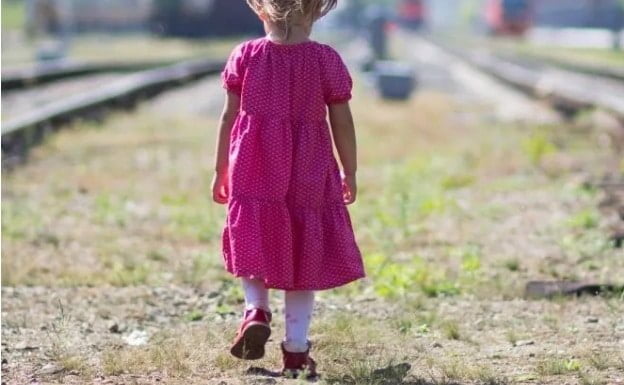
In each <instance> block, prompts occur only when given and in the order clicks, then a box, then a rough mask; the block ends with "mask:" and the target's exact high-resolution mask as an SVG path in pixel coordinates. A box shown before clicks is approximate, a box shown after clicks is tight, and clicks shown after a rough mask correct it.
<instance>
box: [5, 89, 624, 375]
mask: <svg viewBox="0 0 624 385" xmlns="http://www.w3.org/2000/svg"><path fill="white" fill-rule="evenodd" d="M218 88H219V87H218V85H216V84H214V83H211V85H210V86H209V87H208V88H206V89H201V93H199V94H194V95H193V97H192V100H195V101H196V100H204V98H208V97H209V95H210V94H211V93H216V92H221V91H220V90H218ZM219 98H220V97H219ZM172 100H173V99H167V97H164V99H162V100H160V101H156V102H154V103H153V104H148V105H146V106H143V107H141V108H139V110H138V111H136V112H135V113H134V114H126V113H119V114H114V115H112V116H111V117H110V118H109V119H107V120H106V122H105V123H102V124H96V123H80V124H77V125H76V126H75V127H74V128H73V129H71V130H66V131H63V132H60V133H59V134H58V135H55V136H54V137H53V138H51V139H50V140H49V141H48V142H47V143H46V144H45V145H44V146H42V147H40V148H38V149H36V151H35V152H34V153H33V154H32V157H31V159H30V161H29V162H28V164H26V165H24V166H23V167H21V168H20V169H19V170H16V171H15V172H11V173H4V174H3V176H2V178H3V196H2V240H3V242H2V255H3V258H2V285H3V329H2V333H3V341H4V340H7V341H8V343H9V344H10V345H14V344H17V343H18V342H20V341H21V339H28V338H30V337H29V336H30V334H28V333H33V334H32V336H34V337H35V338H36V337H37V336H39V335H40V334H41V333H42V331H41V330H40V328H41V325H42V324H44V325H46V324H50V322H52V321H53V320H54V319H57V318H58V320H57V322H60V321H59V320H63V319H64V320H67V321H64V322H65V324H64V325H66V326H64V327H63V328H59V329H57V330H59V332H58V333H57V334H54V333H52V337H50V339H49V340H47V342H46V343H45V344H42V346H41V348H40V350H39V351H38V353H37V354H32V355H27V354H22V353H20V352H19V351H16V352H13V353H11V355H10V356H9V362H10V365H11V364H13V363H15V364H14V365H15V366H12V367H11V368H12V370H13V371H10V372H9V375H8V378H9V383H12V382H11V381H14V382H15V383H19V381H20V379H23V378H29V376H30V374H31V373H32V372H34V371H36V370H37V368H39V367H40V366H41V365H42V363H43V362H46V361H47V360H49V359H52V360H53V361H56V362H60V363H61V366H62V367H63V368H64V369H63V371H62V372H61V373H60V374H56V375H54V376H50V378H47V377H46V379H49V380H55V381H64V382H65V383H84V382H90V381H93V380H94V379H95V378H97V377H98V376H104V377H105V378H107V379H110V380H111V381H118V382H124V381H125V382H128V381H133V380H132V379H134V378H137V377H136V376H138V378H140V379H141V381H145V383H150V382H154V381H156V380H159V381H161V382H163V383H172V384H174V383H184V384H194V383H197V384H199V383H212V382H211V381H216V382H215V383H219V382H220V381H224V382H226V383H228V384H230V383H232V384H237V383H267V381H269V380H268V379H267V378H266V376H258V375H253V374H248V375H247V374H245V373H246V370H247V368H248V366H249V364H248V363H243V362H239V361H236V360H234V359H232V358H231V357H230V356H229V355H227V349H226V348H227V345H228V343H229V341H230V339H231V337H232V335H233V333H234V331H235V328H236V323H237V318H238V311H239V309H240V296H241V292H240V287H239V286H238V284H237V283H236V282H235V281H234V280H232V279H231V278H230V277H228V276H227V275H226V274H225V273H224V272H223V268H222V266H221V260H220V257H219V234H220V230H221V226H222V221H223V208H222V207H217V206H216V205H213V204H212V203H211V202H210V200H209V196H210V194H209V193H208V192H209V182H210V178H211V164H212V147H213V142H214V139H215V138H214V134H215V132H214V131H215V127H216V124H215V118H214V116H215V115H214V114H213V113H212V112H211V111H212V107H210V108H209V107H205V108H203V107H202V108H201V109H200V110H201V111H200V112H199V113H196V111H195V110H193V112H192V113H190V112H188V111H189V110H188V109H187V108H189V106H188V105H187V104H189V103H188V100H189V99H188V97H187V98H186V99H181V102H180V104H175V103H172ZM175 100H178V99H175ZM185 100H186V104H185V102H184V101H185ZM178 101H180V100H178ZM176 103H177V102H176ZM155 105H157V106H160V107H158V108H153V106H155ZM162 106H164V107H165V108H161V107H162ZM194 108H196V107H194ZM353 110H354V113H355V117H356V122H357V125H358V133H359V143H360V156H361V158H360V162H361V168H360V169H361V172H360V181H359V184H360V186H361V192H360V196H359V202H358V203H357V204H356V205H354V206H353V207H352V216H353V222H354V224H355V227H356V231H357V235H358V239H359V243H360V245H361V248H362V250H363V251H364V254H365V259H366V265H367V270H368V274H369V278H368V279H367V280H364V281H362V282H358V283H356V284H353V285H350V286H349V287H346V288H342V289H339V290H336V291H333V292H331V293H322V294H321V295H320V296H319V305H318V314H317V317H316V318H315V322H314V325H313V332H312V336H313V341H314V355H315V357H316V358H317V360H318V361H319V363H320V366H321V367H320V369H321V371H322V373H323V375H324V377H323V380H322V382H325V383H334V384H338V383H340V384H342V383H348V384H376V385H377V384H422V385H426V384H450V383H462V384H464V383H468V384H473V383H475V384H506V383H526V382H534V381H535V379H539V381H540V383H545V384H558V383H561V382H573V381H577V380H578V381H583V383H601V382H600V381H602V379H604V380H605V381H615V379H617V378H620V377H618V376H619V374H618V373H620V372H621V370H622V365H623V364H622V360H621V359H620V361H618V360H614V361H613V362H611V361H608V362H606V361H604V362H603V361H602V360H601V359H600V358H598V359H596V358H595V357H594V358H593V359H592V358H591V356H583V355H578V349H579V348H580V347H582V346H585V345H587V343H588V342H587V341H592V342H593V343H595V344H596V348H599V349H600V351H601V352H605V354H607V353H610V352H616V351H617V349H619V348H620V347H619V345H618V344H619V343H620V342H618V341H620V340H622V339H623V338H624V335H623V334H622V333H624V330H623V329H622V326H623V325H622V324H621V312H622V311H624V308H623V303H622V299H621V298H619V297H616V296H606V297H601V298H581V299H565V298H563V299H556V300H552V301H527V300H524V299H522V285H523V284H524V282H526V281H527V280H528V279H539V278H545V279H551V278H574V277H576V278H580V277H582V278H587V279H596V280H601V281H609V280H612V281H616V280H617V279H618V278H619V277H622V276H624V261H623V260H622V258H621V257H620V256H619V255H617V251H616V250H614V249H612V248H610V247H609V245H608V242H607V241H606V237H605V232H604V229H603V227H602V226H603V224H602V222H601V221H602V219H601V217H600V216H597V215H596V212H595V207H596V205H597V202H598V200H599V199H600V196H599V194H598V192H596V191H593V190H587V189H584V188H582V187H581V186H582V185H581V183H580V182H581V177H584V176H585V175H587V174H599V173H600V172H601V171H602V168H601V167H602V165H603V164H604V163H603V159H604V158H603V155H604V154H606V153H607V152H608V149H606V148H604V147H601V145H600V142H599V141H597V140H595V139H596V138H595V137H594V136H593V133H592V132H591V131H582V130H576V129H574V127H572V126H565V125H564V126H557V127H537V128H536V127H530V126H525V125H522V124H518V125H509V124H506V125H499V124H496V123H492V122H491V121H484V120H482V119H481V118H480V116H481V115H480V112H479V111H474V110H471V108H470V106H466V105H461V104H458V103H456V102H454V101H453V100H452V99H451V98H450V97H449V96H447V95H443V94H437V93H429V92H423V93H421V94H419V95H417V96H416V97H415V98H414V99H413V100H411V101H410V102H408V103H406V104H400V103H389V102H382V101H379V100H377V99H375V98H374V97H372V96H369V95H368V92H367V90H363V89H358V90H357V91H356V98H355V100H354V102H353ZM564 158H565V159H572V160H573V162H567V161H566V162H562V164H563V166H561V165H559V166H558V167H551V168H548V172H546V167H547V166H546V165H547V164H550V163H549V162H555V161H558V160H560V159H564ZM579 165H580V166H579ZM579 167H580V168H579ZM553 169H556V170H557V171H556V172H553V171H552V170H553ZM589 262H591V263H589ZM41 285H44V286H47V287H49V289H45V290H39V289H37V288H36V287H35V288H32V289H30V288H26V286H41ZM86 286H89V287H86ZM11 287H16V288H15V289H12V288H11ZM152 287H156V288H154V289H151V288H152ZM50 296H53V297H58V298H60V299H62V301H64V302H63V303H65V305H64V308H65V309H68V310H67V311H68V315H67V316H60V315H59V309H58V306H57V305H56V304H54V303H51V300H50V299H49V298H50ZM274 304H275V308H278V305H277V303H276V302H274ZM5 315H6V316H5ZM588 316H595V317H599V319H600V322H599V323H588V322H587V321H586V320H587V317H588ZM64 317H65V318H64ZM275 318H276V328H275V331H274V338H273V341H272V342H271V346H270V349H269V353H268V356H267V358H266V359H264V360H261V361H259V362H257V363H253V366H259V367H263V368H269V369H276V368H277V367H278V366H279V360H280V357H279V352H278V350H277V342H278V341H279V338H281V335H282V332H283V325H282V323H281V316H280V314H279V313H276V317H275ZM112 321H115V322H126V323H128V324H129V326H128V328H127V330H124V331H122V332H120V333H122V334H121V335H118V334H115V333H112V332H110V331H109V325H108V323H109V322H112ZM85 325H86V326H85ZM86 328H89V329H90V330H91V332H87V331H85V330H86ZM133 329H140V330H143V329H145V330H148V331H149V333H150V339H149V341H148V343H147V344H146V345H144V346H139V347H132V346H128V345H127V344H126V343H124V341H123V339H122V337H123V336H125V335H127V334H128V333H129V332H130V331H131V330H133ZM9 330H10V331H12V332H11V333H9ZM13 331H14V333H13ZM519 339H531V340H533V341H534V342H535V343H534V344H533V345H526V346H513V345H514V342H515V341H517V340H519ZM55 341H56V342H55ZM58 341H63V342H62V343H60V342H58ZM564 342H565V344H564ZM55 344H56V346H55ZM510 345H512V346H510ZM47 354H52V358H50V357H49V356H47ZM3 357H4V355H3ZM72 373H73V374H72ZM70 375H71V376H73V377H72V379H68V378H67V377H68V376H70ZM72 381H73V382H72ZM263 381H264V382H263ZM277 383H289V382H283V380H277Z"/></svg>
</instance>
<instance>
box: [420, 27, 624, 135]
mask: <svg viewBox="0 0 624 385" xmlns="http://www.w3.org/2000/svg"><path fill="white" fill-rule="evenodd" d="M428 40H429V41H430V42H431V43H433V44H435V45H436V46H438V47H440V48H442V49H443V50H445V51H446V52H448V53H450V54H452V55H454V56H456V57H459V58H460V59H462V60H464V61H466V62H467V63H469V64H470V65H472V66H474V67H476V68H477V69H479V70H481V71H483V72H486V73H487V74H489V75H491V76H493V77H495V78H497V79H498V80H500V81H502V82H504V83H506V84H509V85H512V86H514V87H515V88H518V89H520V90H522V91H523V92H525V93H527V94H530V95H532V96H534V97H537V98H540V99H544V100H547V101H548V102H549V103H550V104H551V105H552V106H553V107H555V108H556V109H557V110H559V111H561V112H564V113H565V114H568V115H571V114H574V113H576V112H577V111H580V110H583V109H588V108H600V109H603V110H606V111H608V112H609V113H611V114H613V115H614V116H616V117H617V118H618V119H619V120H620V121H621V122H623V124H624V80H622V79H619V78H618V77H617V76H615V77H614V76H612V74H606V73H605V74H600V75H598V74H597V72H594V73H591V74H590V73H587V72H580V71H576V70H573V69H572V68H571V67H567V68H563V67H561V66H558V65H557V64H556V63H553V62H550V61H549V62H547V61H542V60H538V59H536V58H526V57H521V56H517V55H512V54H509V53H496V52H494V51H492V50H490V49H487V48H471V49H469V50H468V49H465V48H462V47H459V46H457V45H453V44H452V43H449V42H447V41H442V40H440V39H433V38H431V37H429V38H428Z"/></svg>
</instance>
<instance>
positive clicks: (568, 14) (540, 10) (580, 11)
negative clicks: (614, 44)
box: [534, 0, 624, 29]
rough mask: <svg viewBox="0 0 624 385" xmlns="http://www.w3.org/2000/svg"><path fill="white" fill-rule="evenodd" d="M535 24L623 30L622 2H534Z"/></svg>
mask: <svg viewBox="0 0 624 385" xmlns="http://www.w3.org/2000/svg"><path fill="white" fill-rule="evenodd" d="M534 3H535V12H534V13H535V24H536V25H542V26H553V27H576V28H606V29H621V28H623V27H624V26H623V25H622V23H624V17H623V16H622V12H624V11H623V10H622V8H621V6H620V5H619V4H618V3H621V2H620V0H573V1H572V0H534Z"/></svg>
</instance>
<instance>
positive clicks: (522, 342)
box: [514, 340, 535, 346]
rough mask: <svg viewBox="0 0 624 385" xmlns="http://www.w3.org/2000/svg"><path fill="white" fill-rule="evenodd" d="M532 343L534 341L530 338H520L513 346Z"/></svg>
mask: <svg viewBox="0 0 624 385" xmlns="http://www.w3.org/2000/svg"><path fill="white" fill-rule="evenodd" d="M534 344H535V342H534V341H532V340H520V341H516V343H515V344H514V346H527V345H534Z"/></svg>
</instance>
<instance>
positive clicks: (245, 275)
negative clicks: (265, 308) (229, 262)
mask: <svg viewBox="0 0 624 385" xmlns="http://www.w3.org/2000/svg"><path fill="white" fill-rule="evenodd" d="M227 271H228V273H230V274H232V275H233V276H235V277H236V278H247V279H255V280H260V281H262V282H263V283H264V287H265V288H267V289H277V290H285V291H299V290H312V291H321V290H331V289H336V288H339V287H342V286H345V285H348V284H350V283H352V282H355V281H357V280H360V279H362V278H366V274H365V273H364V274H361V275H356V276H353V277H351V278H347V279H345V280H342V281H341V283H337V284H332V285H328V286H292V287H286V286H283V285H279V284H272V283H269V282H268V281H267V279H266V278H263V277H261V276H259V275H255V274H249V273H242V272H235V271H230V270H229V269H227Z"/></svg>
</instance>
